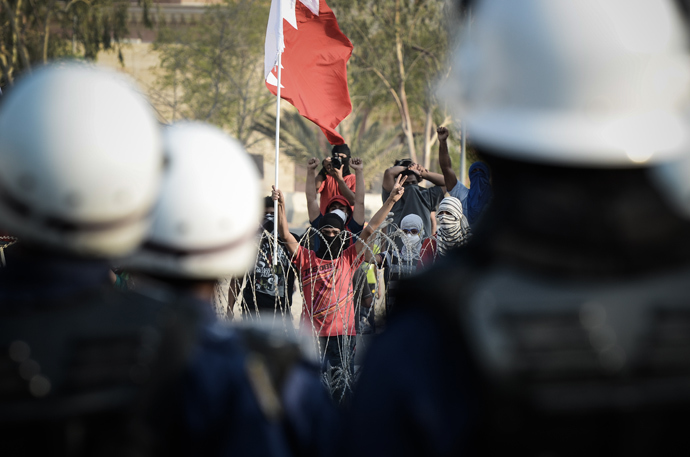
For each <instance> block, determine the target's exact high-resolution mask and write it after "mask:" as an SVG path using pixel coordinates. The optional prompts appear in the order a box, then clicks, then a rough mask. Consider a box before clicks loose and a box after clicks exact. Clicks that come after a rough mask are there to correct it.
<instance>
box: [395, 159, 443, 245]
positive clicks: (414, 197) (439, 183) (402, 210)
mask: <svg viewBox="0 0 690 457" xmlns="http://www.w3.org/2000/svg"><path fill="white" fill-rule="evenodd" d="M398 176H406V177H407V180H406V181H405V191H406V192H405V195H403V197H402V198H401V199H400V201H399V202H398V203H396V204H395V206H394V207H393V224H395V226H396V227H397V226H400V221H402V219H403V218H404V217H405V216H407V215H408V214H416V215H418V216H419V217H421V219H422V223H423V226H424V233H426V234H427V235H431V234H432V233H433V230H432V223H431V212H432V211H435V210H436V207H437V206H438V204H439V202H440V201H441V200H442V199H443V195H444V194H445V192H446V190H445V188H444V187H443V185H444V182H443V176H442V175H440V174H438V173H431V172H429V171H428V170H426V169H424V168H423V167H422V166H421V165H419V164H416V163H411V164H409V165H406V166H404V165H394V166H392V167H390V168H388V169H387V170H386V171H385V172H384V174H383V186H382V187H383V190H382V193H381V196H382V198H383V200H384V201H385V200H386V199H387V198H388V195H389V192H390V190H391V189H392V188H393V185H394V183H395V179H396V177H398ZM422 179H426V180H428V181H430V182H431V183H433V184H435V186H434V187H430V188H428V189H426V188H423V187H420V186H419V183H420V182H421V181H422Z"/></svg>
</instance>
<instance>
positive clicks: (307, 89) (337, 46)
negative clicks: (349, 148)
mask: <svg viewBox="0 0 690 457" xmlns="http://www.w3.org/2000/svg"><path fill="white" fill-rule="evenodd" d="M296 3H297V4H296V5H295V13H296V16H297V30H295V29H294V28H293V27H292V26H291V25H290V24H289V23H287V22H286V21H283V34H284V36H285V38H284V40H285V51H284V52H283V54H282V57H281V63H282V66H283V68H282V70H281V85H282V86H283V87H282V88H281V89H280V96H281V98H283V99H285V100H287V101H288V102H290V103H291V104H292V105H293V106H294V107H295V108H297V111H299V113H300V114H301V115H302V116H304V117H306V118H307V119H309V120H310V121H312V122H314V123H315V124H316V125H318V126H319V127H321V130H323V133H324V134H325V135H326V138H328V142H329V143H331V144H343V143H345V140H343V137H342V136H340V134H339V133H338V132H336V131H335V127H336V126H337V125H338V124H340V121H342V120H343V119H345V118H346V117H347V116H348V114H350V113H351V112H352V103H351V102H350V92H349V90H348V88H347V61H348V59H349V58H350V55H351V54H352V43H350V40H348V39H347V37H346V36H345V35H343V32H341V31H340V27H339V26H338V21H336V19H335V15H334V14H333V11H331V9H330V8H329V7H328V5H327V4H326V2H325V1H324V0H320V2H319V15H318V16H316V15H314V14H313V13H312V12H311V11H309V8H307V7H306V6H305V5H303V4H302V3H301V2H299V1H298V2H296ZM272 73H273V74H274V75H276V77H278V72H277V68H274V69H273V70H272ZM266 87H268V90H270V91H271V93H272V94H273V95H276V94H277V87H276V86H273V85H271V84H268V83H266Z"/></svg>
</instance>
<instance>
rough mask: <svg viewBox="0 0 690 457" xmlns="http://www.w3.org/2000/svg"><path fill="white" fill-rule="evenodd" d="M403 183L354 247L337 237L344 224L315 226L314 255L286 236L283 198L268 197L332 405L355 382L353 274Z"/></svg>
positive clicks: (367, 256) (332, 218)
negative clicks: (295, 275)
mask: <svg viewBox="0 0 690 457" xmlns="http://www.w3.org/2000/svg"><path fill="white" fill-rule="evenodd" d="M359 166H361V164H359ZM402 182H404V179H403V178H402V177H401V178H398V181H397V183H396V185H395V187H394V189H393V191H392V192H391V195H390V197H389V198H388V200H387V201H386V203H385V204H384V205H383V206H382V207H381V209H379V211H377V212H376V214H375V215H374V216H373V217H372V218H371V221H370V222H369V224H368V225H367V227H366V228H365V229H364V230H363V231H362V234H361V236H360V237H359V238H358V239H357V241H356V243H355V244H353V245H351V246H349V247H347V245H346V244H345V240H344V238H343V235H342V233H343V229H344V223H343V220H342V219H341V217H340V216H338V215H337V214H333V213H328V214H326V215H325V216H323V217H322V218H321V222H320V225H319V233H320V236H322V237H323V239H322V241H321V246H320V247H319V250H318V251H316V252H315V251H313V250H310V249H307V248H305V247H303V246H300V245H299V243H298V242H297V240H296V239H295V237H294V236H292V234H290V231H289V229H288V225H287V217H286V216H285V201H284V197H283V194H282V192H280V190H274V191H273V198H274V199H275V200H278V202H279V205H278V229H279V232H280V236H281V237H282V238H283V239H285V241H286V248H287V249H288V251H289V252H290V254H291V255H292V256H293V259H294V260H293V262H294V264H295V265H296V267H297V269H298V271H299V274H300V279H301V281H302V291H303V293H304V309H303V312H302V321H303V323H304V324H305V325H306V326H308V327H309V328H310V329H311V331H312V332H313V334H314V336H316V337H318V342H319V348H320V352H321V357H322V361H323V365H322V370H323V371H324V373H325V374H326V377H327V379H328V380H329V387H330V388H331V394H332V395H333V398H334V400H335V401H336V402H339V403H340V402H345V401H347V399H348V398H349V395H350V393H351V388H352V385H353V382H354V347H355V335H356V330H355V321H356V319H357V318H358V310H356V309H355V304H354V300H353V295H354V291H353V285H352V278H353V274H354V272H355V270H356V269H357V268H359V266H360V265H361V264H362V262H363V261H371V260H372V258H373V254H372V252H371V249H369V247H368V246H367V245H366V242H367V240H368V239H369V237H370V236H371V235H372V234H373V233H374V231H375V230H376V229H377V228H378V227H379V226H380V225H381V224H382V223H383V222H384V220H385V217H386V215H387V214H388V213H389V212H390V209H391V208H392V207H393V205H394V204H395V202H396V201H398V200H399V199H400V197H401V196H402V195H403V191H404V190H403V188H402Z"/></svg>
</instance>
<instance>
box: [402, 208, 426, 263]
mask: <svg viewBox="0 0 690 457" xmlns="http://www.w3.org/2000/svg"><path fill="white" fill-rule="evenodd" d="M400 228H401V229H402V230H411V229H417V230H419V233H417V234H416V235H413V234H411V233H405V234H404V236H403V248H402V250H401V251H400V256H401V258H402V259H403V260H404V261H406V262H412V261H415V260H419V259H420V258H421V255H420V254H421V252H422V240H423V239H424V222H423V221H422V218H421V217H419V216H417V215H416V214H408V215H407V216H405V217H403V219H402V221H400Z"/></svg>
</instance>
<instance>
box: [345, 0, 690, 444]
mask: <svg viewBox="0 0 690 457" xmlns="http://www.w3.org/2000/svg"><path fill="white" fill-rule="evenodd" d="M473 3H474V5H475V7H474V10H473V12H472V14H471V20H472V24H471V27H465V29H466V31H468V32H467V33H465V35H464V37H463V39H462V42H461V44H460V46H459V47H458V49H457V50H456V52H455V54H454V55H453V63H452V65H453V73H452V75H451V77H450V80H449V82H448V83H447V84H446V86H445V87H442V88H441V89H440V91H441V93H442V94H443V96H444V97H445V98H446V99H448V100H452V101H453V102H454V103H455V106H454V108H456V109H457V114H458V117H459V118H460V119H462V120H463V122H467V125H468V132H469V138H470V139H471V141H472V144H473V145H474V147H475V149H476V151H477V152H478V153H479V154H480V156H481V158H482V159H483V160H484V161H486V162H487V163H488V164H489V165H490V166H491V169H492V174H493V185H494V195H495V197H494V201H493V203H492V206H491V208H490V209H489V211H488V212H487V214H486V217H485V219H484V220H483V221H482V222H481V223H480V224H479V225H478V226H477V230H476V231H475V236H474V238H473V241H472V242H471V243H470V245H469V246H468V247H467V248H463V249H461V250H458V251H456V252H455V254H454V255H453V256H451V257H450V258H448V259H446V260H444V261H442V262H439V263H437V264H436V265H435V266H434V268H433V269H432V270H430V271H429V272H428V273H425V274H423V275H422V276H421V277H419V278H418V279H414V280H411V281H409V282H407V283H406V284H405V285H404V286H402V288H401V292H400V295H399V299H398V300H399V301H400V302H402V303H401V305H400V310H401V311H400V312H399V313H398V315H397V316H396V319H395V320H394V321H393V322H392V323H391V325H390V327H389V329H388V332H387V334H385V335H384V336H382V338H381V340H380V341H379V345H378V346H377V347H374V348H372V350H371V352H370V357H369V360H368V364H367V365H366V366H365V367H364V369H363V371H362V377H361V380H360V385H359V390H358V391H357V392H356V396H355V404H354V413H353V414H354V417H353V418H351V420H350V421H349V423H352V424H353V427H352V430H350V431H349V434H348V436H350V437H351V439H352V442H354V443H356V448H357V450H358V451H361V452H360V453H361V454H365V455H366V454H371V455H383V454H386V455H398V456H400V455H459V454H460V453H465V454H468V455H473V454H474V455H507V454H519V455H534V456H546V455H549V456H561V455H563V456H567V455H573V456H575V455H578V456H581V455H589V456H595V455H602V456H611V455H626V456H628V455H662V454H672V455H674V454H679V453H681V452H685V447H684V446H682V445H683V441H684V438H683V437H684V433H685V432H684V430H683V429H684V424H685V423H687V417H688V414H689V413H690V293H689V292H690V224H689V223H688V219H687V215H688V211H687V210H688V205H690V203H689V202H690V198H689V197H690V192H689V191H690V185H688V184H687V181H688V179H687V178H688V176H690V174H687V173H688V172H689V171H690V167H688V160H690V159H688V154H689V153H690V152H689V151H690V148H689V146H688V145H689V141H688V137H689V135H690V124H688V122H687V120H686V118H685V114H686V112H687V107H688V104H687V102H688V91H689V90H690V66H689V60H688V57H689V56H688V52H687V49H686V48H687V37H686V35H685V33H684V30H683V25H684V24H683V22H682V20H681V18H680V16H679V11H680V9H679V8H678V7H677V5H676V4H675V3H674V2H672V1H665V0H639V1H637V0H635V1H613V0H610V1H609V0H607V1H600V0H578V1H572V2H570V1H552V0H478V1H476V2H473ZM683 173H686V174H685V176H684V177H683ZM396 304H397V302H396ZM354 424H356V425H354Z"/></svg>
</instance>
